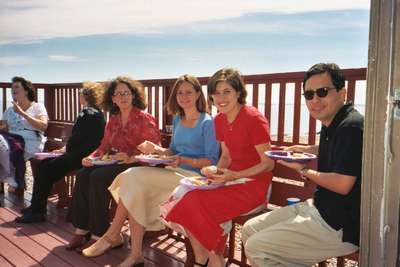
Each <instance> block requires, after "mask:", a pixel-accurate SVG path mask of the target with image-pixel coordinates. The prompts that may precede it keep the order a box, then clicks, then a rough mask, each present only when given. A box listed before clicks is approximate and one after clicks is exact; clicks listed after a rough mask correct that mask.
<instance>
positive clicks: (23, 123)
mask: <svg viewBox="0 0 400 267" xmlns="http://www.w3.org/2000/svg"><path fill="white" fill-rule="evenodd" d="M25 112H26V113H27V114H29V115H30V116H31V117H34V118H38V117H41V116H45V117H46V118H48V115H47V111H46V108H45V107H44V105H43V104H40V103H36V102H32V105H31V106H30V107H29V108H28V109H27V110H26V111H25ZM3 120H6V121H7V125H8V131H9V132H10V133H13V134H18V135H20V136H22V137H23V138H24V140H25V160H27V159H29V158H31V157H33V156H34V154H35V153H37V152H41V151H43V147H44V143H45V142H46V137H45V136H44V132H43V131H41V130H39V129H36V128H34V127H33V126H32V125H31V124H30V123H29V122H28V121H27V120H26V119H25V118H24V117H22V116H21V115H19V114H18V113H16V112H15V111H14V109H13V108H12V107H9V108H7V109H6V111H5V112H4V114H3Z"/></svg>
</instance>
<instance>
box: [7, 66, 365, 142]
mask: <svg viewBox="0 0 400 267" xmlns="http://www.w3.org/2000/svg"><path fill="white" fill-rule="evenodd" d="M343 72H344V74H345V76H346V78H347V88H348V89H347V99H348V100H351V101H354V100H357V101H359V100H360V99H356V90H358V89H357V86H356V85H357V82H365V80H366V68H356V69H344V70H343ZM303 77H304V72H288V73H271V74H252V75H243V78H244V81H245V83H246V87H247V89H248V92H249V96H248V98H247V100H248V103H249V104H251V105H253V106H255V107H257V108H258V109H259V110H260V111H261V112H262V113H263V114H264V115H265V116H266V118H267V119H268V120H269V121H270V124H271V135H272V136H273V139H272V143H273V144H275V145H291V144H298V143H304V144H315V143H316V142H317V134H316V133H317V125H318V124H317V122H316V121H315V120H314V119H313V118H311V117H310V116H309V115H308V110H307V109H306V108H305V105H304V100H303V99H302V97H301V93H302V81H303ZM208 79H209V77H200V78H199V81H200V83H201V85H202V86H203V88H204V92H205V93H206V90H205V89H206V86H207V82H208ZM175 80H176V79H147V80H141V82H142V83H143V85H144V86H145V88H146V92H147V99H148V108H147V111H148V112H149V113H151V114H152V115H153V116H154V117H155V118H156V121H157V123H158V125H159V127H160V129H161V130H162V131H165V129H166V127H165V126H166V125H168V124H171V123H172V118H171V116H169V115H167V113H166V110H165V104H166V101H167V99H168V96H169V94H170V92H171V89H172V86H173V84H174V82H175ZM34 85H35V87H36V88H37V89H38V94H39V95H40V96H41V97H42V98H43V99H44V104H45V106H46V108H47V111H48V113H49V117H50V119H51V120H54V121H60V122H73V121H75V119H76V117H77V116H78V113H79V110H80V105H79V103H78V92H79V89H80V88H81V87H82V83H53V84H44V83H35V84H34ZM10 87H11V84H10V83H6V82H0V90H2V97H3V98H2V100H3V101H2V102H1V103H0V104H1V105H2V106H1V110H3V111H4V110H5V108H6V105H7V90H10V89H7V88H10ZM365 89H366V88H365V86H364V88H362V89H361V90H365ZM8 94H9V93H8ZM0 95H1V94H0ZM364 95H365V94H364ZM363 102H364V99H362V100H361V103H363ZM215 113H216V110H215V108H214V109H213V114H214V115H215Z"/></svg>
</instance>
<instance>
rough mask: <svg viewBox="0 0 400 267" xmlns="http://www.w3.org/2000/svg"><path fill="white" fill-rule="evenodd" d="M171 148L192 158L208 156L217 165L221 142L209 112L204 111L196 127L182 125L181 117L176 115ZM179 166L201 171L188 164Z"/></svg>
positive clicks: (178, 153) (181, 154) (176, 152)
mask: <svg viewBox="0 0 400 267" xmlns="http://www.w3.org/2000/svg"><path fill="white" fill-rule="evenodd" d="M169 149H170V150H171V151H172V152H174V154H177V155H179V156H183V157H191V158H208V159H209V160H211V162H212V164H213V165H215V164H216V163H217V161H218V158H219V149H220V148H219V143H218V142H217V140H216V138H215V130H214V122H213V119H212V117H211V116H210V115H209V114H207V113H202V114H201V115H200V117H199V119H198V120H197V122H196V126H195V127H194V128H188V127H185V126H183V125H182V123H181V117H180V116H175V117H174V122H173V133H172V140H171V144H170V146H169ZM179 167H181V168H184V169H186V170H191V171H196V172H200V170H199V169H198V168H194V167H192V166H190V165H187V164H181V165H179Z"/></svg>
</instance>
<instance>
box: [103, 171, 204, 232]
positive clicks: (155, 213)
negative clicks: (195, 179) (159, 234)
mask: <svg viewBox="0 0 400 267" xmlns="http://www.w3.org/2000/svg"><path fill="white" fill-rule="evenodd" d="M197 175H199V174H198V173H196V172H192V171H187V170H184V169H181V168H157V167H133V168H130V169H127V170H126V171H124V172H122V173H120V174H119V175H118V176H117V177H116V178H115V180H114V182H113V183H112V184H111V186H110V187H109V188H108V190H109V191H110V192H111V194H112V196H113V197H114V199H115V201H116V202H117V203H118V202H119V201H122V204H123V205H124V206H125V208H126V209H127V210H128V213H129V215H130V216H131V217H132V218H134V219H135V220H136V222H138V223H139V224H141V225H142V226H144V228H146V229H147V230H149V231H158V230H161V229H164V225H163V224H162V223H161V220H160V204H161V203H163V202H164V201H165V200H167V199H168V197H169V195H170V194H171V192H172V191H173V190H174V189H175V187H177V186H178V185H179V181H180V180H181V179H182V178H184V177H190V176H197Z"/></svg>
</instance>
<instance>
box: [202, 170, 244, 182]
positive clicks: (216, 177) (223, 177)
mask: <svg viewBox="0 0 400 267" xmlns="http://www.w3.org/2000/svg"><path fill="white" fill-rule="evenodd" d="M207 178H209V179H210V180H211V181H212V183H213V184H220V183H225V182H229V181H233V180H236V179H237V178H239V177H238V175H237V172H235V171H231V170H229V169H218V174H212V175H211V176H207Z"/></svg>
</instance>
